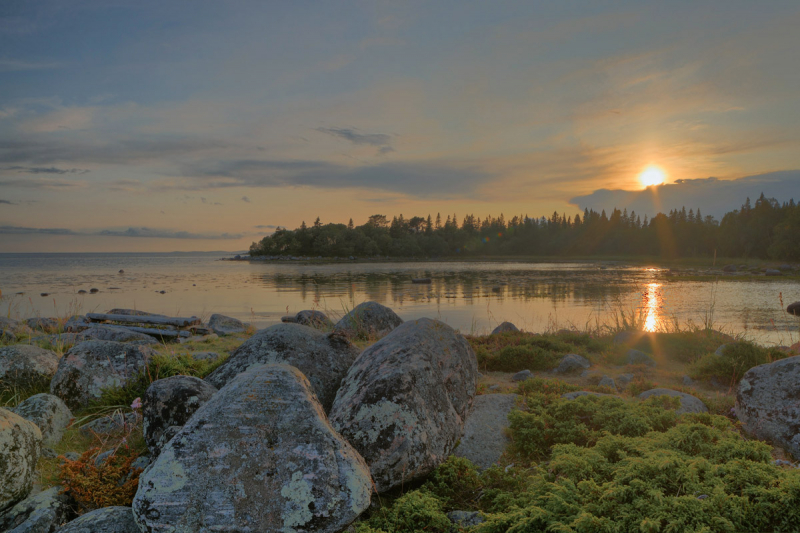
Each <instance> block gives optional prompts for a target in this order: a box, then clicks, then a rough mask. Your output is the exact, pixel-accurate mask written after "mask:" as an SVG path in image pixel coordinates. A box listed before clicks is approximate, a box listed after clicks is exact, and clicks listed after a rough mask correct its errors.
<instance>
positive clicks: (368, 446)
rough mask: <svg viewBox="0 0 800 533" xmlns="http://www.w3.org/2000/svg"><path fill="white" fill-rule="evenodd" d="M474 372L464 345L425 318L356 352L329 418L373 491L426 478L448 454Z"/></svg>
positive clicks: (461, 424)
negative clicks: (365, 468)
mask: <svg viewBox="0 0 800 533" xmlns="http://www.w3.org/2000/svg"><path fill="white" fill-rule="evenodd" d="M477 373H478V367H477V361H476V359H475V353H474V352H473V351H472V348H471V347H470V345H469V343H468V342H467V340H466V339H465V338H464V337H463V336H461V335H460V334H458V333H457V332H456V331H455V330H453V329H452V328H451V327H450V326H448V325H447V324H444V323H442V322H439V321H436V320H431V319H429V318H422V319H419V320H414V321H410V322H406V323H405V324H403V325H402V326H400V327H398V328H397V329H395V330H394V331H392V332H391V333H390V334H389V335H387V336H386V337H384V338H383V339H381V340H380V341H378V342H376V343H375V344H373V345H372V346H370V347H369V348H367V349H366V350H364V352H362V354H361V355H360V356H359V357H358V359H357V360H356V361H355V363H353V366H352V367H351V368H350V370H349V371H348V373H347V377H345V378H344V380H343V381H342V386H341V388H340V389H339V391H338V392H337V394H336V400H335V401H334V403H333V407H332V408H331V414H330V420H331V424H332V425H333V427H334V428H336V429H337V430H338V431H339V432H340V433H341V434H342V436H344V438H346V439H347V440H348V441H350V443H351V444H352V445H353V447H355V449H356V450H358V451H359V453H361V455H362V456H363V457H364V459H366V461H367V464H369V466H370V471H371V472H372V477H373V479H374V480H375V486H376V488H377V490H378V492H384V491H387V490H390V489H392V488H394V487H399V486H400V485H402V484H403V483H408V482H410V481H413V480H415V479H419V478H421V477H423V476H425V475H427V474H428V473H430V472H431V471H432V470H433V469H434V468H436V467H437V466H438V465H439V464H440V463H441V462H442V461H444V460H445V459H446V458H447V456H448V455H450V453H451V452H452V451H453V448H454V446H455V444H456V442H457V441H458V439H459V438H460V437H461V434H462V432H463V429H464V420H465V417H466V415H467V412H468V411H469V409H470V407H471V405H472V400H473V398H474V396H475V389H476V382H477Z"/></svg>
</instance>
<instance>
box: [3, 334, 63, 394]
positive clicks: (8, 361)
mask: <svg viewBox="0 0 800 533" xmlns="http://www.w3.org/2000/svg"><path fill="white" fill-rule="evenodd" d="M57 368H58V354H56V353H55V352H51V351H50V350H45V349H44V348H39V347H38V346H32V345H30V344H14V345H12V346H3V347H0V389H2V388H4V387H19V388H38V387H42V386H47V382H48V381H49V380H50V379H51V378H52V377H53V374H55V373H56V369H57Z"/></svg>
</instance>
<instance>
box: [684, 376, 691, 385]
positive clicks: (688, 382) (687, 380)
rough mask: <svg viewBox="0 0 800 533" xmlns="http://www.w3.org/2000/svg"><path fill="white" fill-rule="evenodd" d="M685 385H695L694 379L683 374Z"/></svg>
mask: <svg viewBox="0 0 800 533" xmlns="http://www.w3.org/2000/svg"><path fill="white" fill-rule="evenodd" d="M683 385H684V386H685V387H691V386H692V385H694V380H693V379H692V378H690V377H689V376H683Z"/></svg>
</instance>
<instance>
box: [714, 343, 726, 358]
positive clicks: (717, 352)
mask: <svg viewBox="0 0 800 533" xmlns="http://www.w3.org/2000/svg"><path fill="white" fill-rule="evenodd" d="M728 346H730V344H721V345H720V346H719V348H717V349H716V350H715V351H714V355H719V356H722V354H724V353H725V349H726V348H727V347H728Z"/></svg>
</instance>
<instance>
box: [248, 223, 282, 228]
mask: <svg viewBox="0 0 800 533" xmlns="http://www.w3.org/2000/svg"><path fill="white" fill-rule="evenodd" d="M253 227H254V228H256V229H275V228H277V227H278V226H273V225H272V224H267V225H261V226H253Z"/></svg>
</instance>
